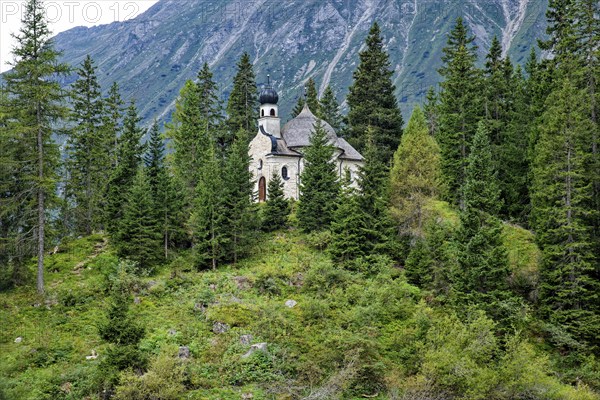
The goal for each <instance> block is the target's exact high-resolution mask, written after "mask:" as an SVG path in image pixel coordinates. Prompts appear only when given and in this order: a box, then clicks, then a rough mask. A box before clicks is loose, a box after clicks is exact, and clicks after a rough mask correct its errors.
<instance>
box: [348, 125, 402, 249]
mask: <svg viewBox="0 0 600 400" xmlns="http://www.w3.org/2000/svg"><path fill="white" fill-rule="evenodd" d="M363 156H364V160H363V165H362V166H361V167H360V169H359V170H358V180H357V184H358V189H359V194H358V196H357V201H358V203H359V205H360V208H361V212H362V213H363V214H364V216H360V217H359V218H361V219H364V221H365V225H364V227H363V232H362V234H363V238H362V240H363V250H364V251H365V253H366V254H369V253H372V252H377V253H379V254H388V255H390V256H395V255H396V254H395V253H396V248H395V247H396V246H395V244H396V243H395V239H396V238H395V236H396V233H395V232H396V228H395V226H394V225H395V224H394V221H393V219H392V217H391V214H390V212H389V189H390V188H389V173H388V169H387V168H386V164H385V162H384V160H383V159H382V158H381V154H380V148H379V147H377V145H376V144H375V140H374V130H373V129H372V128H371V127H369V128H367V142H366V146H365V150H364V151H363Z"/></svg>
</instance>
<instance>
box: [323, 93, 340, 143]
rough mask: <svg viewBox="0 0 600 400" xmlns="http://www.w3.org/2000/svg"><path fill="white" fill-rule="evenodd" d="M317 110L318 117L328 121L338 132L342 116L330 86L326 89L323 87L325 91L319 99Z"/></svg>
mask: <svg viewBox="0 0 600 400" xmlns="http://www.w3.org/2000/svg"><path fill="white" fill-rule="evenodd" d="M319 110H320V115H319V118H321V119H323V120H324V121H326V122H328V123H329V125H331V127H332V128H333V129H335V131H336V132H338V133H339V132H340V130H341V129H342V127H343V117H342V114H341V113H340V105H339V103H338V101H337V98H336V97H335V93H334V92H333V89H332V88H331V86H327V89H325V93H323V97H322V98H321V100H320V106H319Z"/></svg>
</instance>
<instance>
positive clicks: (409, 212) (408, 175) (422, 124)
mask: <svg viewBox="0 0 600 400" xmlns="http://www.w3.org/2000/svg"><path fill="white" fill-rule="evenodd" d="M440 193H441V160H440V149H439V146H438V145H437V143H436V141H435V139H434V138H433V136H431V135H430V134H429V128H428V127H427V121H426V120H425V116H424V115H423V112H422V111H421V109H420V108H419V107H416V108H415V109H414V111H413V114H412V116H411V118H410V121H409V123H408V127H407V128H406V130H405V132H404V135H403V136H402V141H401V142H400V146H399V147H398V150H397V151H396V153H394V163H393V166H392V169H391V172H390V203H391V208H392V214H393V216H394V218H395V220H396V221H397V224H398V226H399V229H398V231H399V232H401V234H403V235H409V236H416V237H421V236H423V226H424V222H425V219H426V215H425V210H424V207H425V205H426V204H427V202H429V201H430V200H432V199H434V198H436V197H437V196H439V195H440Z"/></svg>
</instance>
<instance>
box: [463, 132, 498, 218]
mask: <svg viewBox="0 0 600 400" xmlns="http://www.w3.org/2000/svg"><path fill="white" fill-rule="evenodd" d="M471 145H472V149H471V154H470V155H469V158H468V165H467V180H466V181H465V184H464V185H463V188H462V190H463V197H464V199H465V202H468V206H469V208H472V209H476V210H480V211H483V212H485V213H487V214H490V215H497V213H498V211H499V210H500V207H501V206H502V204H501V199H500V184H499V182H498V173H497V169H496V166H495V163H494V154H493V151H492V144H491V143H490V133H489V129H488V128H487V126H486V125H485V123H484V122H479V124H478V125H477V132H476V134H475V136H474V137H473V142H472V144H471Z"/></svg>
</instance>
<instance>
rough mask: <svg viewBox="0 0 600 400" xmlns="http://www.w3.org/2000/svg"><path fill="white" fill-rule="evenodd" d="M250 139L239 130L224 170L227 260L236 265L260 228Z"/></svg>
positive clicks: (228, 153)
mask: <svg viewBox="0 0 600 400" xmlns="http://www.w3.org/2000/svg"><path fill="white" fill-rule="evenodd" d="M246 138H247V136H246V133H245V131H244V130H240V131H238V134H237V136H236V138H235V141H234V142H233V144H232V145H231V147H230V148H229V151H228V152H227V159H226V161H225V165H224V169H223V190H224V193H223V195H222V196H223V203H224V213H225V214H224V219H225V220H224V225H225V226H226V228H225V231H226V232H227V235H228V242H227V248H226V250H225V251H226V254H225V257H226V259H227V260H231V261H233V262H234V263H236V262H237V261H238V259H239V258H240V256H242V255H243V254H245V253H246V252H247V251H248V246H249V244H250V243H251V241H252V238H253V237H254V236H255V235H254V231H255V229H256V228H258V221H257V220H256V208H255V204H254V202H253V201H252V190H253V188H254V185H253V182H252V172H251V171H250V168H249V167H250V156H249V155H248V144H247V140H246Z"/></svg>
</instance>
